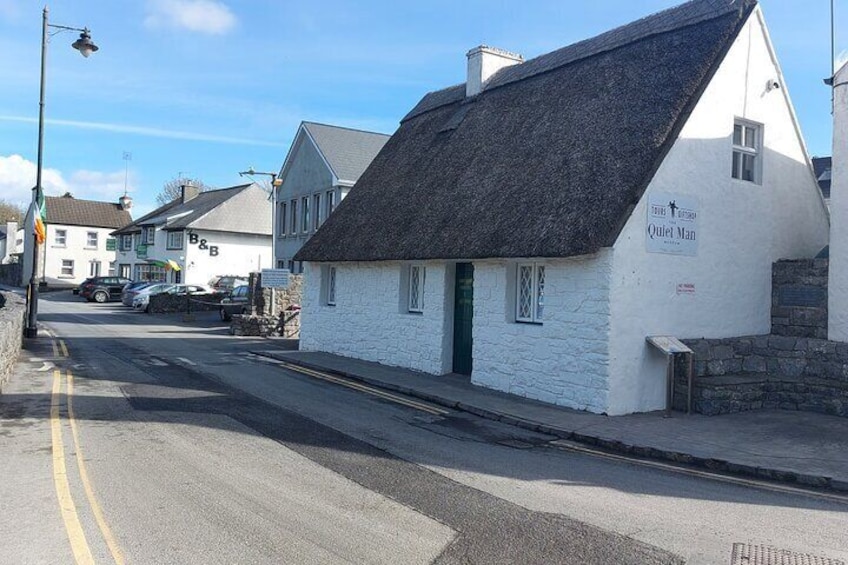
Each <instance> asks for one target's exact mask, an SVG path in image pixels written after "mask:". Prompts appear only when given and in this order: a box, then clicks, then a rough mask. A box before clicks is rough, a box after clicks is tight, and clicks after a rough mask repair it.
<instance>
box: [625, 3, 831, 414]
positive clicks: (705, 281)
mask: <svg viewBox="0 0 848 565" xmlns="http://www.w3.org/2000/svg"><path fill="white" fill-rule="evenodd" d="M759 16H760V12H759V8H757V11H756V12H755V14H754V15H753V16H752V17H751V18H749V21H748V23H747V24H746V26H745V28H744V29H743V30H742V31H741V33H740V34H739V37H738V38H737V40H736V42H735V43H734V45H733V46H732V47H731V49H730V51H729V53H728V55H727V57H726V59H725V60H724V61H723V63H722V64H721V66H720V68H719V69H718V71H717V73H716V75H715V77H714V79H713V80H712V82H711V83H710V85H709V86H708V87H707V89H706V91H705V92H704V94H703V96H702V98H701V100H700V101H699V103H698V104H697V106H696V107H695V109H694V111H693V113H692V115H691V117H690V118H689V120H688V122H687V123H686V125H685V126H684V128H683V131H682V132H681V134H680V136H679V139H678V140H677V142H676V143H675V145H674V146H673V147H672V149H671V151H670V152H669V154H668V156H667V158H666V159H665V161H664V162H663V163H662V165H661V166H660V168H659V170H658V171H657V173H656V175H655V177H654V179H653V180H652V182H651V183H650V185H649V187H648V189H647V191H646V196H647V194H650V193H667V194H673V195H686V196H692V197H695V198H697V199H698V203H699V204H698V208H697V212H698V215H699V221H698V224H699V225H698V238H699V241H698V249H697V256H695V257H683V256H676V255H665V254H659V253H648V252H647V251H646V224H647V210H646V206H647V198H645V197H643V198H642V200H641V201H640V202H639V203H638V205H637V206H636V208H635V211H634V212H633V214H632V216H631V217H630V219H629V220H628V222H627V224H626V226H625V227H624V229H623V231H622V233H621V234H620V236H619V238H618V240H617V241H616V243H615V245H614V248H613V253H614V258H613V269H612V285H611V301H612V303H611V318H612V323H611V327H610V366H609V369H610V371H609V375H610V376H609V379H610V383H609V386H610V398H609V408H608V412H609V413H610V414H622V413H628V412H636V411H647V410H655V409H661V408H664V407H665V359H664V358H663V357H662V356H661V355H660V354H658V353H655V352H653V351H650V350H649V348H648V346H647V345H646V344H645V337H646V336H648V335H673V336H677V337H681V338H694V337H730V336H739V335H750V334H765V333H768V332H769V330H770V308H771V264H772V262H774V261H776V260H778V259H789V258H800V257H813V256H814V255H815V254H816V253H817V252H818V251H819V250H820V249H821V248H822V247H823V246H824V245H826V244H827V239H828V220H827V213H826V209H825V206H824V203H823V201H822V199H821V195H820V193H819V190H818V187H817V185H816V182H815V178H814V175H813V173H812V171H811V168H810V165H809V163H808V158H807V155H806V150H805V149H804V147H803V142H802V141H801V140H800V138H799V135H798V132H797V131H796V127H795V121H794V117H793V115H792V112H791V107H790V105H789V103H788V98H787V95H786V90H785V88H786V85H785V84H784V83H783V80H782V77H781V75H780V72H779V69H778V68H777V67H776V66H775V64H774V62H773V60H772V57H771V55H770V51H769V45H768V39H767V37H766V34H765V31H764V27H763V26H762V24H761V20H760V19H759ZM746 77H747V80H746ZM774 79H777V80H778V81H780V89H773V90H771V91H767V90H766V85H767V81H769V80H774ZM735 118H743V119H746V120H750V121H753V122H757V123H760V124H764V128H763V131H764V136H763V139H764V144H765V150H764V151H763V152H762V153H761V155H762V159H763V165H762V184H761V185H758V184H754V183H750V182H744V181H739V180H734V179H732V178H731V156H732V150H731V142H732V133H733V124H734V119H735ZM678 284H691V285H694V294H689V293H682V294H678V291H677V285H678Z"/></svg>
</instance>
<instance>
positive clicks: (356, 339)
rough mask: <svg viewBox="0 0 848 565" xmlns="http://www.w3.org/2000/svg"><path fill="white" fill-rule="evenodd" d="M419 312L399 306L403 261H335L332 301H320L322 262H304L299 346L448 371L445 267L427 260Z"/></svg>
mask: <svg viewBox="0 0 848 565" xmlns="http://www.w3.org/2000/svg"><path fill="white" fill-rule="evenodd" d="M424 265H425V267H426V281H425V285H424V312H423V313H422V314H411V313H409V312H406V311H403V308H402V307H401V304H402V300H401V292H403V293H405V292H407V291H406V289H401V272H402V268H403V263H400V262H385V263H338V264H335V267H336V305H335V306H329V305H327V304H325V303H324V302H325V301H324V300H323V297H322V293H321V286H322V284H321V276H322V268H321V265H319V264H316V263H309V264H306V265H305V266H304V276H305V285H304V296H303V304H302V310H301V314H300V316H301V330H300V349H301V350H303V351H326V352H328V353H334V354H337V355H344V356H346V357H354V358H357V359H364V360H366V361H376V362H378V363H383V364H385V365H393V366H397V367H407V368H410V369H415V370H418V371H423V372H426V373H431V374H443V373H446V372H449V371H450V366H449V365H447V368H446V364H447V363H449V359H450V355H449V354H450V349H449V348H446V347H445V346H444V342H445V335H446V334H445V327H446V325H447V326H448V327H452V325H448V324H447V320H448V319H449V317H450V314H449V312H451V311H452V307H450V308H446V305H447V304H448V302H447V300H450V301H452V299H453V295H452V293H451V294H450V296H449V297H448V298H447V300H446V296H445V288H448V287H450V288H451V289H452V288H453V287H452V286H450V285H446V267H445V265H444V264H440V263H438V262H428V263H425V264H424Z"/></svg>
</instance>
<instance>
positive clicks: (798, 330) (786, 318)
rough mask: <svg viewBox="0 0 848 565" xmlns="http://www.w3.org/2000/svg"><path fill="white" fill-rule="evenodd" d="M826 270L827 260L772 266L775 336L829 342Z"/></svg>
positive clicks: (772, 311) (800, 260)
mask: <svg viewBox="0 0 848 565" xmlns="http://www.w3.org/2000/svg"><path fill="white" fill-rule="evenodd" d="M827 269H828V260H827V259H799V260H792V261H777V262H776V263H774V264H772V270H771V273H772V274H771V333H772V334H774V335H781V336H793V337H814V338H819V339H827Z"/></svg>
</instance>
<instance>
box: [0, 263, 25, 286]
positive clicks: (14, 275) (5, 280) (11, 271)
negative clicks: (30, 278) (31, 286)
mask: <svg viewBox="0 0 848 565" xmlns="http://www.w3.org/2000/svg"><path fill="white" fill-rule="evenodd" d="M0 284H5V285H8V286H23V265H21V264H20V263H8V264H5V265H0Z"/></svg>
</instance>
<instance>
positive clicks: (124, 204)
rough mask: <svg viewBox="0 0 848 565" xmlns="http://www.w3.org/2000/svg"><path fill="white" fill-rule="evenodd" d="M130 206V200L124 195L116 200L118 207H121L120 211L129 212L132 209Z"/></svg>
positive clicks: (131, 203)
mask: <svg viewBox="0 0 848 565" xmlns="http://www.w3.org/2000/svg"><path fill="white" fill-rule="evenodd" d="M132 205H133V201H132V198H131V197H129V196H127V195H126V194H124V195H123V196H121V197H120V198H118V206H120V207H121V210H130V209H131V208H132Z"/></svg>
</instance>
